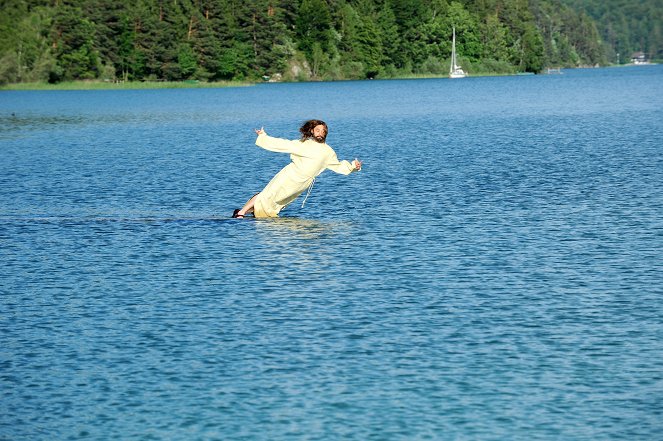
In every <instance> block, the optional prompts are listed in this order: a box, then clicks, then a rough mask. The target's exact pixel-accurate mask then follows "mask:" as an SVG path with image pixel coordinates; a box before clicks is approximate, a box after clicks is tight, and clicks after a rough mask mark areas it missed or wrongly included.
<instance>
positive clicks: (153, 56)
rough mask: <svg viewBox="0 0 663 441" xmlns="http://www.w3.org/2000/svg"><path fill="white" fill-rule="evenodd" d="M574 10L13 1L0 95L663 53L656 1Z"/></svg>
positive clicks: (617, 59) (403, 1)
mask: <svg viewBox="0 0 663 441" xmlns="http://www.w3.org/2000/svg"><path fill="white" fill-rule="evenodd" d="M578 1H579V0H497V2H495V1H486V0H466V1H458V0H338V1H327V0H299V1H296V2H292V1H285V0H278V1H276V0H244V1H242V2H237V1H235V0H214V1H194V0H177V1H174V2H167V1H157V0H141V1H140V2H135V1H130V0H116V1H113V2H107V1H101V0H68V1H48V2H46V1H43V0H22V1H13V2H9V4H8V5H7V7H5V8H4V9H3V14H0V85H5V84H6V85H9V86H6V87H2V88H1V89H0V90H6V89H31V90H32V89H35V88H38V89H53V88H55V89H70V88H74V89H80V88H83V89H92V88H118V89H120V88H130V89H137V88H140V89H143V88H152V89H154V88H173V87H228V86H236V85H243V84H257V83H260V82H261V81H270V80H274V81H275V82H280V81H285V82H300V81H343V80H362V79H385V80H386V79H398V78H413V77H414V78H443V77H445V76H446V72H448V70H449V65H450V59H451V55H452V49H453V48H452V44H453V45H455V46H454V47H455V53H456V54H457V56H458V58H459V59H458V61H459V63H458V64H460V66H462V68H463V70H464V71H467V72H469V73H470V76H473V77H475V76H483V75H515V74H518V73H525V74H537V73H542V72H544V71H545V70H546V68H572V67H573V68H576V67H583V66H609V65H611V64H623V63H627V62H629V61H630V60H636V59H637V60H641V61H642V62H645V61H647V60H655V59H660V58H662V57H663V43H662V42H661V32H660V26H659V25H658V24H659V23H660V22H661V19H662V18H663V15H662V14H663V9H662V8H660V7H658V6H656V2H657V1H659V2H660V0H642V3H643V4H641V5H640V4H639V5H638V6H637V7H633V8H631V7H629V8H626V7H624V6H623V5H622V3H623V1H622V2H621V3H620V2H619V1H618V0H601V1H600V2H599V0H591V2H592V4H594V5H595V6H597V8H598V7H599V6H601V7H600V8H598V9H597V10H598V11H601V12H606V11H607V12H609V13H610V14H609V16H610V17H611V18H610V20H611V21H609V22H607V23H604V22H603V21H600V20H599V19H600V18H601V17H602V16H603V15H605V14H603V15H600V16H598V17H594V18H592V16H590V15H588V13H587V12H586V11H585V10H584V6H583V5H584V4H585V3H576V2H578ZM585 1H590V0H585ZM595 2H598V3H595ZM571 3H572V4H573V7H572V6H569V4H571ZM606 4H607V6H605V5H606ZM590 9H592V11H593V10H594V9H595V8H590ZM607 12H606V13H607ZM615 14H616V15H615ZM597 20H598V21H597ZM612 20H617V22H613V21H612ZM620 23H622V24H623V26H622V25H621V24H620ZM618 25H619V26H618ZM606 29H607V30H608V31H609V32H608V31H606ZM631 37H632V38H631ZM454 42H455V43H454ZM118 80H119V81H120V82H116V81H118ZM72 82H82V83H73V84H75V86H74V85H71V84H72ZM87 82H89V83H87ZM19 83H27V84H28V85H27V86H15V84H19ZM46 84H55V85H56V86H46ZM80 84H82V86H81V85H80ZM115 84H118V85H117V86H116V85H115ZM120 85H121V86H120Z"/></svg>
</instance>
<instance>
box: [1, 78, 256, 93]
mask: <svg viewBox="0 0 663 441" xmlns="http://www.w3.org/2000/svg"><path fill="white" fill-rule="evenodd" d="M252 84H254V83H250V82H246V81H214V82H206V81H126V82H122V81H121V82H113V81H98V80H84V81H64V82H62V83H54V84H51V83H12V84H5V85H1V86H0V91H2V90H140V89H193V88H200V89H213V88H222V87H246V86H251V85H252Z"/></svg>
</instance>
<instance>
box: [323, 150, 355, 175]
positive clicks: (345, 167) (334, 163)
mask: <svg viewBox="0 0 663 441" xmlns="http://www.w3.org/2000/svg"><path fill="white" fill-rule="evenodd" d="M327 168H328V169H329V170H331V171H333V172H336V173H340V174H342V175H349V174H350V173H352V172H355V171H357V169H356V168H355V161H354V160H353V161H352V162H350V161H339V160H338V158H337V157H336V155H332V156H331V158H330V160H329V162H328V163H327Z"/></svg>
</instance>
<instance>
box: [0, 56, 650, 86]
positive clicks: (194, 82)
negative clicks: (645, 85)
mask: <svg viewBox="0 0 663 441" xmlns="http://www.w3.org/2000/svg"><path fill="white" fill-rule="evenodd" d="M647 64H648V65H653V64H656V63H653V62H651V63H647ZM628 66H634V64H623V65H611V66H604V67H628ZM561 69H563V70H566V69H574V68H561ZM575 69H578V68H575ZM546 70H553V71H557V72H559V69H558V68H554V69H552V68H551V69H546ZM546 70H544V71H543V72H541V73H540V75H545V74H546ZM548 73H550V72H548ZM511 75H523V73H512V74H510V73H475V74H473V73H470V74H469V75H468V77H470V78H471V77H496V76H511ZM432 78H448V75H446V74H443V75H435V74H408V75H403V76H396V77H384V78H376V79H377V80H409V79H432ZM368 80H372V78H369V79H368ZM323 81H352V80H320V79H310V80H303V81H279V82H284V83H287V82H323ZM358 81H363V80H358ZM263 82H269V81H214V82H206V81H198V80H186V81H126V82H124V81H119V82H115V81H102V80H79V81H65V82H61V83H54V84H51V83H11V84H4V85H0V91H5V90H140V89H195V88H200V89H214V88H226V87H248V86H253V85H255V84H260V83H263Z"/></svg>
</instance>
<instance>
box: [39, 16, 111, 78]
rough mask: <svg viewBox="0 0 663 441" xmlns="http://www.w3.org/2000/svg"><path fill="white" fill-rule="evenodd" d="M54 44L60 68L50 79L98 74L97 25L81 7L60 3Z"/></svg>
mask: <svg viewBox="0 0 663 441" xmlns="http://www.w3.org/2000/svg"><path fill="white" fill-rule="evenodd" d="M52 29H53V30H52V39H53V47H54V48H55V58H56V60H57V70H56V71H55V72H53V73H52V78H51V79H50V80H51V81H59V80H79V79H91V78H96V77H97V75H98V73H99V55H98V53H97V52H96V51H95V50H94V38H95V26H94V24H93V23H92V22H90V21H89V20H88V19H86V18H85V17H84V15H83V11H82V10H81V9H80V8H77V7H73V6H64V5H63V6H59V7H58V8H56V11H55V15H54V17H53V28H52Z"/></svg>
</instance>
